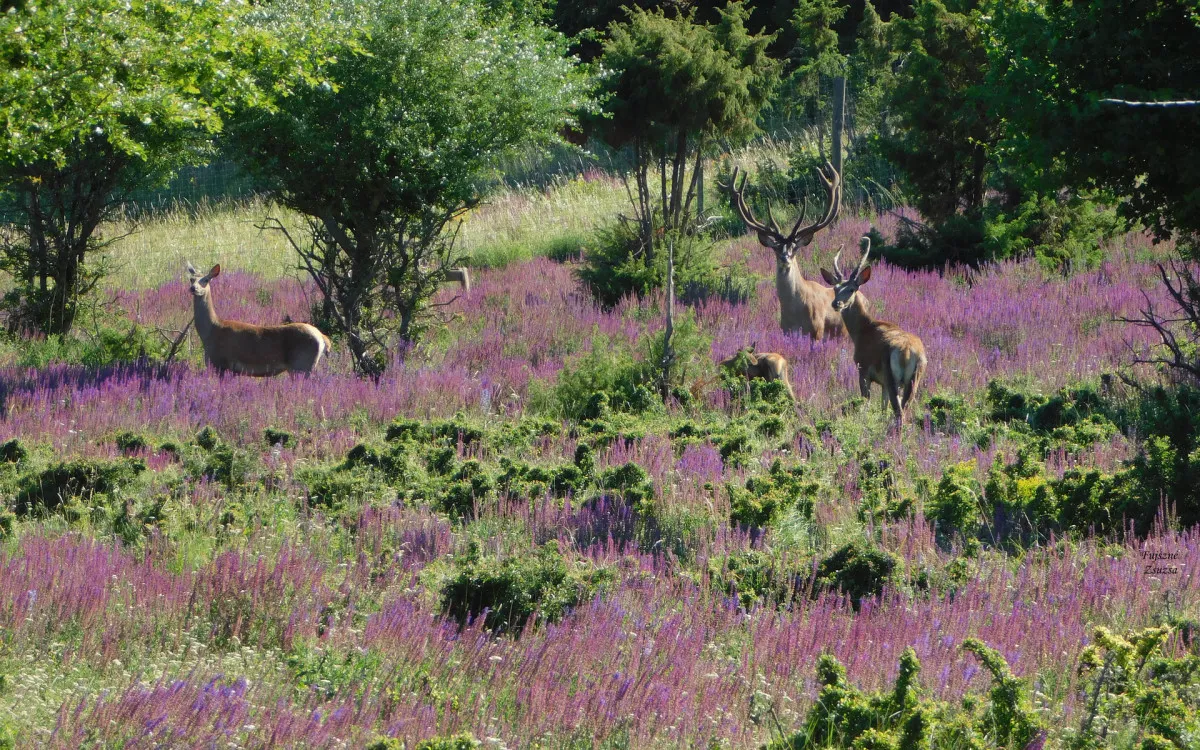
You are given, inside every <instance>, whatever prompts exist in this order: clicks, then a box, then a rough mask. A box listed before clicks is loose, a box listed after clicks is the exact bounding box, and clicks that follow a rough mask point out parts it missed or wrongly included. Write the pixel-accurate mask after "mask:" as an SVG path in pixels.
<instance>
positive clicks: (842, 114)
mask: <svg viewBox="0 0 1200 750" xmlns="http://www.w3.org/2000/svg"><path fill="white" fill-rule="evenodd" d="M845 126H846V77H845V76H838V77H837V78H834V79H833V159H832V162H833V168H834V169H836V170H837V173H838V174H839V175H840V174H842V130H843V129H844V128H845Z"/></svg>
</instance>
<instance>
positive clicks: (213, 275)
mask: <svg viewBox="0 0 1200 750" xmlns="http://www.w3.org/2000/svg"><path fill="white" fill-rule="evenodd" d="M220 275H221V264H220V263H218V264H217V265H215V266H213V267H212V270H211V271H209V272H208V278H210V279H215V278H217V277H218V276H220Z"/></svg>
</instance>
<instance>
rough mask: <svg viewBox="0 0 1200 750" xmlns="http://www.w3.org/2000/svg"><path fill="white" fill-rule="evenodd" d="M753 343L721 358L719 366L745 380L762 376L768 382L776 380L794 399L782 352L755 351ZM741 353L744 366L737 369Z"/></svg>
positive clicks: (794, 393) (793, 399)
mask: <svg viewBox="0 0 1200 750" xmlns="http://www.w3.org/2000/svg"><path fill="white" fill-rule="evenodd" d="M755 348H756V347H755V346H754V345H751V346H748V347H746V348H745V349H740V350H738V353H737V354H735V355H733V356H732V357H728V358H726V359H723V360H721V362H720V366H721V367H722V368H724V369H726V370H729V371H730V372H737V374H739V375H741V376H742V377H744V378H745V379H746V380H753V379H754V378H762V379H763V380H765V381H767V382H768V383H769V382H772V381H775V380H778V381H780V382H782V383H783V385H784V387H785V388H787V392H788V395H789V396H791V397H792V401H795V400H796V392H795V391H793V390H792V384H791V381H789V380H788V362H787V360H786V359H784V357H783V355H782V354H776V353H775V352H759V353H757V354H756V353H755V352H754V349H755ZM742 354H745V355H746V362H747V364H746V366H745V367H743V368H742V369H741V370H738V369H737V365H738V360H739V358H740V357H741V355H742Z"/></svg>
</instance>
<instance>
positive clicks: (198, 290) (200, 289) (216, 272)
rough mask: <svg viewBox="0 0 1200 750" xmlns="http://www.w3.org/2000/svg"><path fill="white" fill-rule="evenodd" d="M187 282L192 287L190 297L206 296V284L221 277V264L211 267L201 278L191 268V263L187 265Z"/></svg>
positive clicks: (198, 273)
mask: <svg viewBox="0 0 1200 750" xmlns="http://www.w3.org/2000/svg"><path fill="white" fill-rule="evenodd" d="M187 272H188V282H189V283H191V285H192V295H193V296H195V297H203V296H205V295H206V294H208V282H210V281H212V280H213V279H215V278H216V277H218V276H220V275H221V264H219V263H218V264H217V265H215V266H213V267H212V270H211V271H209V272H208V273H207V274H205V275H203V276H201V275H200V272H199V271H197V270H196V269H195V268H193V267H192V264H191V263H188V264H187Z"/></svg>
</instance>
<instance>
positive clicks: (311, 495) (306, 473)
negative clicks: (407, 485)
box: [296, 465, 387, 510]
mask: <svg viewBox="0 0 1200 750" xmlns="http://www.w3.org/2000/svg"><path fill="white" fill-rule="evenodd" d="M296 480H297V481H298V482H300V483H301V484H302V485H304V487H305V488H306V490H307V492H306V498H307V500H308V503H309V505H312V506H314V507H321V508H325V509H327V510H338V509H341V508H343V507H345V506H347V505H351V504H354V503H357V502H361V501H363V500H366V499H370V498H373V497H379V496H381V495H384V494H386V493H387V488H386V487H385V486H384V485H383V482H382V481H381V480H380V478H379V476H378V475H377V474H376V473H374V472H371V471H365V470H360V469H347V468H345V467H344V466H342V465H338V466H327V467H298V468H297V469H296Z"/></svg>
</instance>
